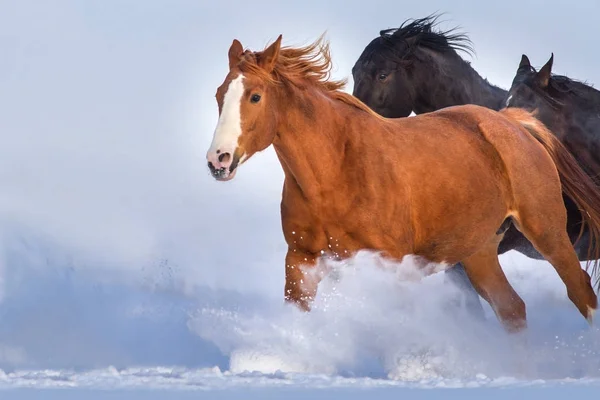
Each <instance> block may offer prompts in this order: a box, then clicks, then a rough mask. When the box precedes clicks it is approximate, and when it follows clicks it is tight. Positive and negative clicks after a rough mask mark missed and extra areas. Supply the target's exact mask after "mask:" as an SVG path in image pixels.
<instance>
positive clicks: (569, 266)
mask: <svg viewBox="0 0 600 400" xmlns="http://www.w3.org/2000/svg"><path fill="white" fill-rule="evenodd" d="M549 200H550V199H549V198H548V197H546V198H545V201H544V205H542V204H538V206H541V207H537V208H533V209H526V210H519V213H518V215H516V216H515V217H514V220H515V226H516V227H517V228H518V229H519V230H520V231H521V232H522V233H523V234H524V235H525V237H526V238H527V239H528V240H529V241H530V242H531V244H532V245H533V246H534V247H535V248H536V249H537V250H538V251H539V252H540V254H542V255H543V256H544V258H545V259H546V260H548V262H550V264H552V266H553V267H554V269H555V270H556V272H557V273H558V276H559V277H560V279H561V280H562V281H563V282H564V284H565V286H566V288H567V295H568V296H569V299H570V300H571V302H573V304H574V305H575V307H577V309H578V310H579V312H580V313H581V315H583V317H584V318H586V319H587V320H588V322H589V323H590V324H591V322H592V317H593V313H594V311H595V310H596V308H597V307H598V299H597V297H596V293H594V289H593V288H592V285H591V282H590V276H589V275H588V273H587V272H586V271H584V270H583V269H582V268H581V265H580V264H579V259H578V258H577V254H576V253H575V249H574V248H573V245H572V244H571V241H570V239H569V236H568V235H567V231H566V229H565V227H566V213H565V211H564V206H563V205H562V203H560V202H552V201H549ZM559 200H560V199H559ZM552 203H555V204H552Z"/></svg>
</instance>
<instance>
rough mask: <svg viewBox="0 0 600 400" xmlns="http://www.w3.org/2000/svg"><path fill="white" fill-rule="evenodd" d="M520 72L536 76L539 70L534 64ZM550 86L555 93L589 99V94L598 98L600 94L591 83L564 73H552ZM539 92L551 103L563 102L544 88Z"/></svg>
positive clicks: (535, 86) (534, 86) (522, 68)
mask: <svg viewBox="0 0 600 400" xmlns="http://www.w3.org/2000/svg"><path fill="white" fill-rule="evenodd" d="M519 73H521V74H523V73H525V74H527V75H528V76H535V74H536V73H537V70H536V69H535V68H534V67H532V66H529V67H525V68H524V67H521V69H520V71H519ZM531 86H533V88H534V89H538V87H537V85H531ZM531 86H530V87H531ZM548 87H549V89H550V90H551V91H553V92H554V93H555V95H559V96H565V95H572V96H574V97H578V98H583V99H587V98H589V96H595V97H596V99H598V96H599V95H600V92H598V90H596V89H595V88H594V87H593V85H592V84H591V83H587V82H584V81H579V80H577V79H573V78H569V77H568V76H564V75H557V74H551V75H550V79H549V80H548ZM538 92H539V93H540V94H542V95H543V96H544V97H545V98H546V99H547V100H549V101H550V103H554V104H562V101H561V100H560V99H559V98H555V97H552V95H550V94H548V93H546V92H545V91H543V90H538Z"/></svg>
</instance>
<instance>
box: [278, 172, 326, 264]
mask: <svg viewBox="0 0 600 400" xmlns="http://www.w3.org/2000/svg"><path fill="white" fill-rule="evenodd" d="M281 222H282V228H283V235H284V238H285V241H286V242H287V244H288V247H289V248H290V249H294V250H299V251H302V252H305V253H309V254H318V253H319V252H320V251H321V250H322V249H324V248H327V235H326V234H325V231H324V227H323V223H322V222H321V221H320V219H319V218H318V217H316V216H315V214H314V213H313V212H312V211H311V208H310V205H309V204H308V202H307V200H306V198H305V197H304V196H303V195H302V192H301V191H300V189H299V188H298V185H297V183H296V182H294V181H293V179H289V178H287V177H286V179H285V182H284V186H283V193H282V198H281Z"/></svg>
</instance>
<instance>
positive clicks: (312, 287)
mask: <svg viewBox="0 0 600 400" xmlns="http://www.w3.org/2000/svg"><path fill="white" fill-rule="evenodd" d="M316 265H317V258H316V257H315V256H314V255H312V254H310V253H306V252H303V251H301V250H299V249H290V250H288V253H287V256H286V257H285V301H287V302H290V303H294V304H296V305H297V306H298V307H299V308H300V309H302V310H304V311H310V304H311V303H312V301H313V300H314V298H315V296H316V294H317V286H318V285H319V281H320V280H321V279H320V276H319V274H318V271H317V270H316Z"/></svg>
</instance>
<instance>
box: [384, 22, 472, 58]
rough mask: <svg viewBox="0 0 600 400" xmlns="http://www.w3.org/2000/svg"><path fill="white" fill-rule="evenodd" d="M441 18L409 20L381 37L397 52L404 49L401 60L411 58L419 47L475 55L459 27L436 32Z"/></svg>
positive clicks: (387, 30)
mask: <svg viewBox="0 0 600 400" xmlns="http://www.w3.org/2000/svg"><path fill="white" fill-rule="evenodd" d="M439 17H440V16H439V15H437V14H432V15H429V16H427V17H425V18H418V19H408V20H406V21H404V22H403V23H402V25H400V27H399V28H393V29H385V30H382V31H380V32H379V35H380V37H381V40H382V41H383V42H384V43H386V44H387V45H388V46H389V47H391V48H394V49H396V50H398V49H400V48H401V47H402V50H403V54H398V55H399V56H401V58H405V57H407V56H409V55H410V54H412V53H413V51H414V50H415V49H416V48H417V47H419V46H421V47H425V48H428V49H430V50H434V51H438V52H445V51H450V50H454V51H463V52H465V53H467V54H470V55H473V54H474V53H475V50H474V49H473V44H472V42H471V40H470V39H469V37H468V36H467V35H466V34H465V33H462V32H458V29H459V28H458V27H454V28H451V29H448V30H446V31H443V30H434V28H436V27H437V25H438V18H439Z"/></svg>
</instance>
